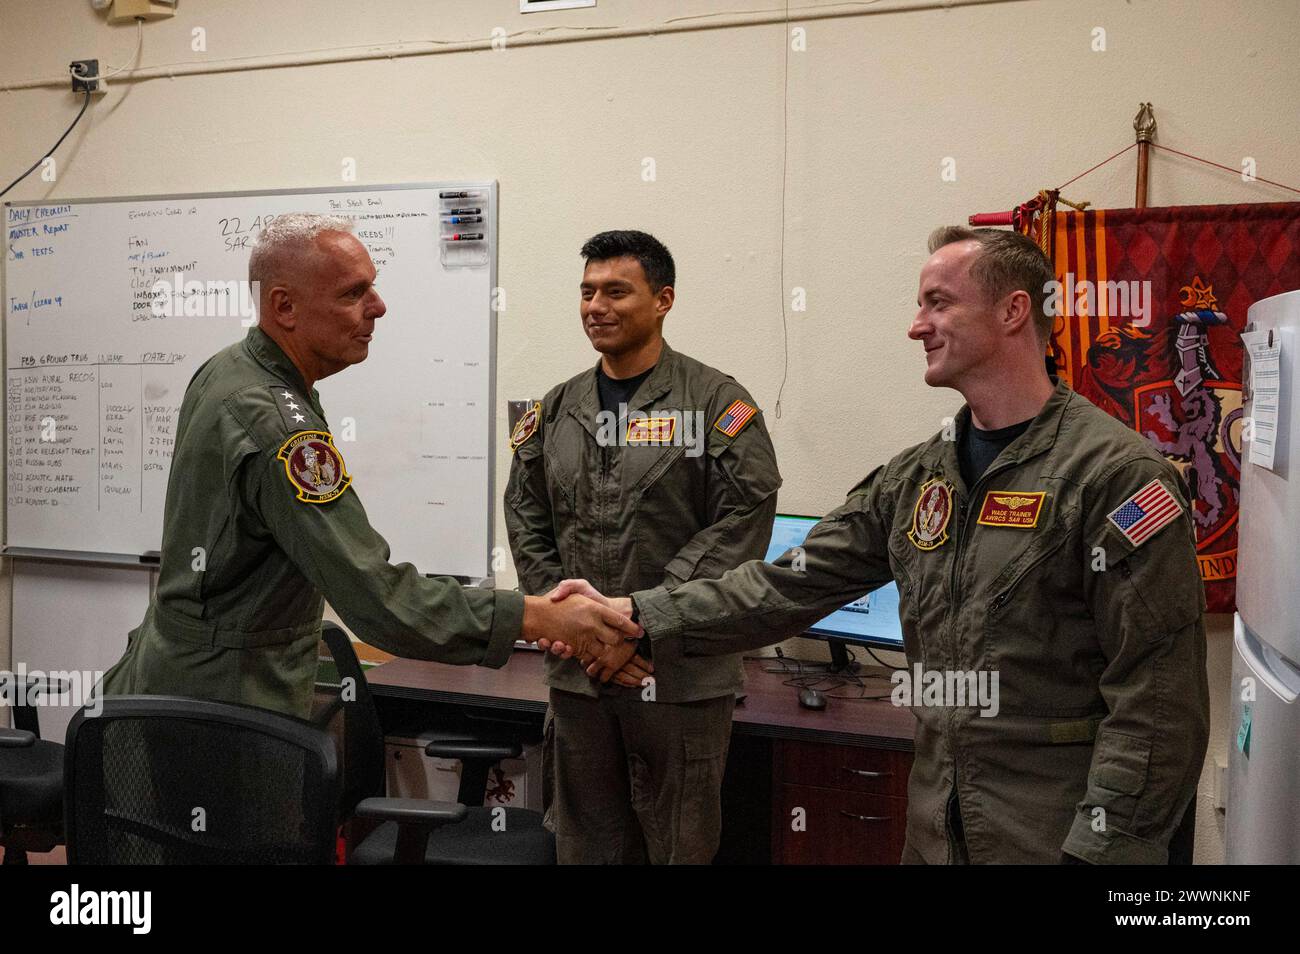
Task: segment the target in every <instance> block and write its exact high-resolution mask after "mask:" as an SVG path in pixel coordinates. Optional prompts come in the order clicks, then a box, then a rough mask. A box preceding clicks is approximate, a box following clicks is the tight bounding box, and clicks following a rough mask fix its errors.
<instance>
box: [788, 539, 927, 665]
mask: <svg viewBox="0 0 1300 954" xmlns="http://www.w3.org/2000/svg"><path fill="white" fill-rule="evenodd" d="M819 519H821V518H819V517H800V516H794V515H791V514H777V517H776V522H775V523H774V524H773V525H772V541H771V543H769V544H768V546H767V556H766V557H765V558H764V559H766V560H767V561H768V562H769V563H771V562H772V561H773V560H775V559H776V558H777V557H779V556H780V555H781V554H782V553H785V551H786V550H788V549H790V548H791V547H797V546H799V545H800V544H801V543H803V541H804V538H805V537H806V536H808V531H809V530H811V529H812V528H813V527H814V526H816V524H817V521H818V520H819ZM808 635H809V636H817V637H820V638H822V639H843V640H846V641H848V642H854V643H861V644H863V645H869V646H878V647H883V648H885V649H894V650H898V651H899V652H902V650H903V627H902V624H901V623H900V622H899V619H898V587H897V586H896V585H895V584H894V583H892V582H890V583H886V584H885V585H884V586H882V587H881V588H880V589H878V590H875V591H873V592H871V593H868V594H867V595H866V596H864V597H862V598H861V599H857V600H854V601H853V602H852V603H850V604H849V605H848V606H845V607H844V608H843V609H837V610H836V611H835V612H833V613H831V614H830V615H829V616H827V617H825V618H824V619H821V620H818V621H817V622H816V623H814V624H813V625H812V626H810V627H809V628H808Z"/></svg>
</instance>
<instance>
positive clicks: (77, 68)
mask: <svg viewBox="0 0 1300 954" xmlns="http://www.w3.org/2000/svg"><path fill="white" fill-rule="evenodd" d="M71 67H72V91H73V92H74V93H84V92H86V91H87V90H89V91H90V92H92V93H99V92H103V90H104V81H103V80H101V79H100V78H99V60H73V61H72V64H71ZM86 77H93V79H87V78H86Z"/></svg>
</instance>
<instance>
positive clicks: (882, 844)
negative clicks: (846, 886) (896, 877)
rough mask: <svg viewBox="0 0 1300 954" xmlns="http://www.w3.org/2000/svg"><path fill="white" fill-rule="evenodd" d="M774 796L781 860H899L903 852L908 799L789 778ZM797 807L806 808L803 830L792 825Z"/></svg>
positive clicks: (774, 822) (805, 862)
mask: <svg viewBox="0 0 1300 954" xmlns="http://www.w3.org/2000/svg"><path fill="white" fill-rule="evenodd" d="M774 802H775V805H776V807H777V810H776V813H775V815H774V817H773V819H772V825H773V831H774V834H775V836H776V837H775V839H774V840H775V841H776V844H775V845H774V847H775V849H776V851H775V855H776V857H775V859H774V860H775V861H776V863H777V864H786V865H896V864H898V863H899V860H900V859H901V858H902V855H903V838H904V835H905V832H906V828H907V817H906V816H907V800H906V799H903V798H894V797H893V796H891V795H864V794H861V793H858V792H843V791H836V790H834V789H827V788H813V787H812V786H808V785H790V784H785V785H781V786H779V788H778V791H777V792H776V798H775V799H774ZM796 809H803V813H804V814H803V817H804V820H805V828H804V830H803V831H795V830H793V828H792V823H793V822H794V819H795V815H794V812H795V811H796Z"/></svg>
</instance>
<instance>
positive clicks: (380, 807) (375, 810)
mask: <svg viewBox="0 0 1300 954" xmlns="http://www.w3.org/2000/svg"><path fill="white" fill-rule="evenodd" d="M467 814H468V809H466V808H465V806H464V805H461V804H459V803H458V802H432V801H429V800H428V799H425V798H364V799H362V800H361V801H360V802H358V803H357V809H356V816H357V817H358V818H373V819H375V820H376V821H395V822H397V823H398V824H399V825H422V826H427V827H430V828H433V827H436V826H438V825H449V824H451V823H453V822H459V821H464V820H465V816H466V815H467Z"/></svg>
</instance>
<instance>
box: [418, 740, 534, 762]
mask: <svg viewBox="0 0 1300 954" xmlns="http://www.w3.org/2000/svg"><path fill="white" fill-rule="evenodd" d="M523 751H524V748H523V746H522V745H520V744H519V743H518V742H505V741H501V740H498V739H475V738H472V737H471V738H465V737H464V736H461V737H459V738H457V737H454V736H449V737H447V738H445V739H433V740H432V741H431V742H429V744H428V745H426V746H425V747H424V754H425V755H427V756H429V757H431V758H436V759H460V760H461V761H467V760H470V759H473V760H475V761H483V762H487V763H488V764H495V763H497V762H500V761H501V760H502V759H517V758H519V756H520V755H521V754H522V753H523Z"/></svg>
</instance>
